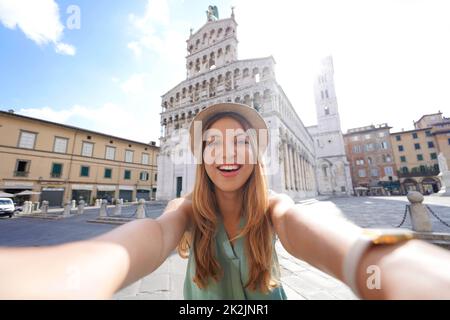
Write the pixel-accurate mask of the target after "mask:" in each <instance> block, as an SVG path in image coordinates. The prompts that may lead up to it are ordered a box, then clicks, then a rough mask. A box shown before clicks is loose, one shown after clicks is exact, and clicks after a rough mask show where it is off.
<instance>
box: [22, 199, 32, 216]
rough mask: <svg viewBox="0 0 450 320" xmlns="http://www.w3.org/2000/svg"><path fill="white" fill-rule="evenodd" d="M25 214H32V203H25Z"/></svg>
mask: <svg viewBox="0 0 450 320" xmlns="http://www.w3.org/2000/svg"><path fill="white" fill-rule="evenodd" d="M23 213H25V214H30V213H31V201H25V202H24V203H23Z"/></svg>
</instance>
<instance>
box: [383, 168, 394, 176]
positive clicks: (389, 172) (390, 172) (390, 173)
mask: <svg viewBox="0 0 450 320" xmlns="http://www.w3.org/2000/svg"><path fill="white" fill-rule="evenodd" d="M384 175H386V176H393V175H394V170H393V169H392V167H384Z"/></svg>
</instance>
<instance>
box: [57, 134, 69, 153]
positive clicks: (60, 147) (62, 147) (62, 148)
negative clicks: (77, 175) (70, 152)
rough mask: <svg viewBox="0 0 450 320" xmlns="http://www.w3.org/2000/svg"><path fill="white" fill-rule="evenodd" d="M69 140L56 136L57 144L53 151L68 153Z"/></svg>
mask: <svg viewBox="0 0 450 320" xmlns="http://www.w3.org/2000/svg"><path fill="white" fill-rule="evenodd" d="M68 141H69V140H68V139H66V138H58V137H55V144H54V146H53V152H57V153H66V152H67V142H68Z"/></svg>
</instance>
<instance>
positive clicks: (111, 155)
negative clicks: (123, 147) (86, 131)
mask: <svg viewBox="0 0 450 320" xmlns="http://www.w3.org/2000/svg"><path fill="white" fill-rule="evenodd" d="M105 159H107V160H116V148H115V147H106V150H105Z"/></svg>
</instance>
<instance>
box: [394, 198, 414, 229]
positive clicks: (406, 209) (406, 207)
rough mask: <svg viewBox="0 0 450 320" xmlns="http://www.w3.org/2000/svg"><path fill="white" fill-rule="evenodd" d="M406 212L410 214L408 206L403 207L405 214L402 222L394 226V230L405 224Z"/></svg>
mask: <svg viewBox="0 0 450 320" xmlns="http://www.w3.org/2000/svg"><path fill="white" fill-rule="evenodd" d="M408 212H409V213H410V214H411V207H410V206H409V204H407V205H405V213H404V214H403V219H402V222H400V224H399V225H398V226H395V228H400V227H401V226H402V225H403V224H404V223H405V221H406V215H407V213H408Z"/></svg>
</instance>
